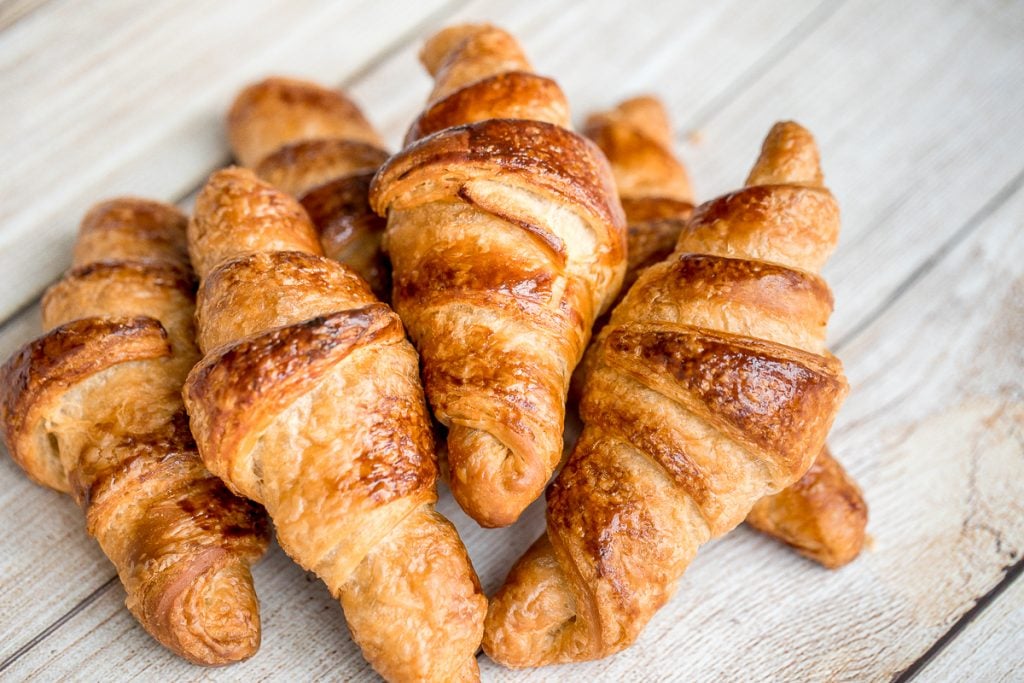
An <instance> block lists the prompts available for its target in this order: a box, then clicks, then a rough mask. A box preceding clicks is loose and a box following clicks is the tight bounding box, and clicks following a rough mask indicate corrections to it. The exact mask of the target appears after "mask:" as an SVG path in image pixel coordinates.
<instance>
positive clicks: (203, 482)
mask: <svg viewBox="0 0 1024 683" xmlns="http://www.w3.org/2000/svg"><path fill="white" fill-rule="evenodd" d="M194 291H195V288H194V280H193V277H192V273H191V269H190V268H189V266H188V255H187V253H186V250H185V217H184V216H183V215H182V214H181V213H180V212H178V210H177V209H175V208H174V207H173V206H167V205H164V204H159V203H156V202H149V201H143V200H137V199H117V200H113V201H109V202H105V203H103V204H99V205H98V206H96V207H95V208H93V210H92V211H90V212H89V214H88V215H86V217H85V219H84V221H83V222H82V226H81V233H80V235H79V239H78V243H77V245H76V247H75V257H74V264H73V267H72V269H71V271H70V272H68V273H67V274H66V275H65V276H64V278H63V279H62V280H60V281H59V282H57V283H56V284H55V285H54V286H53V287H51V288H50V289H49V291H47V293H46V295H45V296H44V297H43V306H42V309H43V323H44V325H45V327H46V328H47V329H48V330H49V332H48V333H47V334H45V335H44V336H42V337H40V338H39V339H37V340H36V341H34V342H31V343H29V344H28V345H26V346H25V347H24V348H23V349H22V350H21V351H20V352H18V353H17V354H15V355H14V357H12V358H11V359H10V360H9V361H8V362H7V364H6V365H4V366H3V368H2V370H0V418H2V420H0V422H2V431H3V437H4V441H5V443H6V444H7V448H8V450H9V451H10V453H11V456H12V457H13V458H14V460H15V461H16V462H17V463H18V464H19V465H20V466H21V467H22V468H23V469H24V470H25V471H26V472H27V473H28V475H29V476H30V477H31V478H32V479H34V480H35V481H37V482H39V483H41V484H44V485H46V486H49V487H51V488H54V489H57V490H58V491H64V492H67V493H70V494H71V495H72V496H74V498H75V500H76V501H78V503H79V505H81V507H82V509H83V510H84V511H85V516H86V524H87V529H88V531H89V534H90V535H92V536H93V537H95V538H96V540H97V541H99V544H100V547H101V548H102V549H103V552H104V553H105V554H106V555H107V557H109V558H110V560H111V561H112V562H113V563H114V565H115V566H116V567H117V572H118V575H119V576H120V578H121V582H122V583H123V584H124V587H125V591H126V592H127V594H128V597H127V604H128V608H129V609H130V610H131V612H132V614H134V615H135V617H136V618H137V619H138V620H139V622H140V623H141V624H142V625H143V627H144V628H145V629H146V630H147V631H148V632H149V633H150V634H151V635H152V636H153V637H154V638H156V639H157V640H158V641H160V643H162V644H163V645H165V646H166V647H168V648H169V649H171V650H173V651H174V652H176V653H177V654H179V655H181V656H182V657H185V658H187V659H189V660H191V661H193V662H196V663H198V664H227V663H230V662H234V661H238V660H240V659H244V658H246V657H249V656H250V655H252V654H253V653H255V652H256V650H257V649H258V647H259V642H260V623H259V607H258V603H257V600H256V595H255V593H254V592H253V586H252V576H251V574H250V573H249V566H250V564H252V563H253V562H255V561H256V560H257V559H259V558H260V556H262V554H263V552H264V551H265V550H266V547H267V541H268V531H267V523H266V518H265V516H264V514H263V511H262V510H260V509H258V508H257V507H256V506H254V505H253V504H251V503H249V502H248V501H246V500H243V499H241V498H236V497H235V496H233V495H231V494H230V493H229V492H228V491H227V490H226V489H225V488H224V485H223V484H222V483H221V482H220V481H219V480H217V479H216V478H215V477H213V476H212V475H211V474H210V473H209V472H207V471H206V469H205V468H204V467H203V465H202V462H201V461H200V460H199V456H198V454H197V452H196V450H195V444H194V443H193V442H192V438H191V435H190V434H189V431H188V424H187V418H186V417H185V413H184V407H183V406H182V402H181V386H182V383H183V382H184V379H185V376H186V374H187V373H188V371H189V369H190V368H191V367H192V364H193V362H194V361H195V360H196V358H197V356H198V354H197V352H196V349H195V345H194V341H193V324H192V312H193V293H194Z"/></svg>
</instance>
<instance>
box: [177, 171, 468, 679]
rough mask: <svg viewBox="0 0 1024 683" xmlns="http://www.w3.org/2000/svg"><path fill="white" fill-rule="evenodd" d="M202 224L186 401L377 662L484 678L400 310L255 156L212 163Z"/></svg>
mask: <svg viewBox="0 0 1024 683" xmlns="http://www.w3.org/2000/svg"><path fill="white" fill-rule="evenodd" d="M188 234H189V250H190V253H191V255H192V259H193V263H194V264H195V266H196V270H197V272H198V273H199V275H200V277H201V278H202V284H201V288H200V291H199V297H198V308H197V314H196V318H197V322H198V333H199V334H198V338H199V344H200V347H201V349H202V350H203V351H204V352H205V353H206V356H205V357H204V358H203V360H202V361H200V363H199V364H198V365H197V366H196V367H195V369H194V370H193V371H192V373H191V374H190V375H189V378H188V382H187V383H186V386H185V402H186V405H187V406H188V410H189V414H190V415H191V418H192V431H193V433H194V434H195V437H196V441H197V443H198V445H199V450H200V452H201V453H202V455H203V458H204V460H205V462H206V463H207V466H208V467H209V468H210V469H211V471H213V472H215V473H216V474H218V475H219V476H220V477H221V478H223V479H224V480H225V481H226V482H227V483H228V485H229V486H230V487H231V488H232V489H234V490H235V491H237V492H238V493H240V494H242V495H245V496H247V497H249V498H251V499H253V500H256V501H258V502H260V503H262V504H263V505H264V506H265V507H266V508H267V511H268V512H269V513H270V516H271V518H272V519H273V520H274V524H275V527H276V529H277V535H278V539H279V541H280V543H281V546H282V548H284V550H285V551H286V552H287V553H288V554H289V555H290V556H291V557H292V558H293V559H295V560H296V561H297V562H298V563H299V564H300V565H302V566H303V567H304V568H306V569H308V570H312V571H314V572H316V574H317V575H318V576H319V577H320V578H321V579H323V581H324V583H326V584H327V586H328V588H330V590H331V593H332V594H333V595H334V596H336V597H337V598H338V599H339V600H340V601H341V605H342V607H343V608H344V610H345V616H346V619H347V620H348V623H349V626H350V628H351V631H352V636H353V638H354V639H355V641H356V642H357V643H358V644H359V646H360V647H361V648H362V650H363V654H364V656H365V657H366V659H367V660H368V661H369V662H370V663H371V664H372V665H373V667H374V668H375V669H376V670H377V671H378V672H380V673H381V675H383V676H384V677H385V678H387V679H390V680H438V681H448V680H475V679H476V678H478V667H477V662H476V658H475V653H476V650H477V647H478V645H479V642H480V638H481V632H482V621H483V616H484V611H485V609H486V600H485V599H484V597H483V595H482V594H481V591H480V586H479V583H478V581H477V577H476V574H475V573H474V571H473V567H472V565H471V564H470V562H469V558H468V557H467V555H466V551H465V548H464V547H463V545H462V541H461V540H460V539H459V537H458V534H457V533H456V531H455V528H454V527H453V526H452V525H451V524H450V523H449V522H448V520H446V519H444V518H443V517H442V516H440V515H439V514H438V513H437V512H435V511H434V503H435V501H436V498H437V494H436V490H435V479H436V461H435V454H434V450H433V446H434V444H433V438H432V434H431V425H430V422H429V418H428V416H427V409H426V405H425V402H424V398H423V392H422V389H421V387H420V382H419V367H418V363H417V357H416V352H415V351H414V350H413V348H412V345H411V344H409V342H408V341H407V340H406V338H405V332H404V330H403V328H402V323H401V321H400V320H399V319H398V316H397V315H396V314H395V313H394V312H393V311H392V310H391V309H390V308H389V307H388V306H387V305H386V304H383V303H381V302H379V301H377V300H376V299H375V298H374V297H373V295H372V293H371V292H370V290H369V288H368V287H367V285H366V283H365V282H364V281H363V280H362V279H361V278H359V277H358V276H357V275H356V274H355V272H354V271H352V270H351V269H349V268H348V267H346V266H344V265H342V264H340V263H337V262H336V261H333V260H330V259H328V258H325V257H323V256H321V255H320V253H321V252H320V246H319V243H318V241H317V236H316V232H315V229H314V228H313V225H312V224H311V223H310V221H309V218H308V217H307V215H306V213H305V212H304V211H303V209H302V207H301V206H299V204H298V203H296V202H295V201H294V200H293V199H292V198H291V197H289V196H287V195H285V194H283V193H282V192H280V191H278V190H276V189H274V188H273V187H271V186H270V185H269V184H267V183H264V182H262V181H260V180H259V179H258V178H256V176H255V175H253V174H252V173H251V172H249V171H247V170H244V169H226V170H223V171H220V172H217V173H215V174H214V175H213V176H211V177H210V179H209V181H208V182H207V184H206V186H205V187H204V188H203V190H202V192H201V193H200V195H199V198H198V200H197V203H196V211H195V214H194V216H193V219H192V221H191V222H190V224H189V232H188Z"/></svg>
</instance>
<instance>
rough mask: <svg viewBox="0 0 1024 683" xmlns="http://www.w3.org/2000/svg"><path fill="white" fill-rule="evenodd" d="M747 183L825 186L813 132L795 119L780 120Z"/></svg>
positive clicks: (766, 140) (774, 127)
mask: <svg viewBox="0 0 1024 683" xmlns="http://www.w3.org/2000/svg"><path fill="white" fill-rule="evenodd" d="M746 184H747V186H748V187H749V186H753V185H772V184H792V185H805V186H807V187H822V186H823V185H824V176H823V174H822V172H821V161H820V158H819V155H818V145H817V143H816V142H815V140H814V136H813V135H812V134H811V132H810V131H809V130H808V129H807V128H805V127H804V126H802V125H800V124H799V123H797V122H795V121H779V122H778V123H776V124H775V125H774V126H772V128H771V130H770V131H769V132H768V135H767V136H766V137H765V140H764V144H763V145H762V147H761V154H760V156H759V157H758V159H757V162H756V163H755V164H754V168H753V169H752V170H751V171H750V175H749V176H748V177H747V183H746Z"/></svg>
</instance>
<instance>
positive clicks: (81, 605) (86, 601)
mask: <svg viewBox="0 0 1024 683" xmlns="http://www.w3.org/2000/svg"><path fill="white" fill-rule="evenodd" d="M116 580H117V574H115V575H114V576H111V577H110V578H109V579H107V580H106V581H104V582H103V584H102V585H101V586H100V587H99V588H97V589H96V590H94V591H93V592H92V593H89V594H88V595H87V596H85V597H84V598H82V599H81V600H79V601H78V604H76V605H75V606H74V607H72V608H71V609H69V610H68V611H67V612H65V613H64V614H63V615H61V617H60V618H59V619H57V620H56V621H54V622H53V623H52V624H50V625H49V626H47V627H46V628H45V629H43V630H42V631H40V632H39V633H38V634H36V635H35V636H34V637H33V638H32V639H31V640H29V641H28V642H27V643H25V644H24V645H22V646H21V647H19V648H18V649H17V650H15V651H14V652H12V653H11V654H10V656H8V657H7V659H5V660H4V661H2V662H0V673H3V671H4V669H7V668H8V667H10V666H11V665H12V664H14V663H15V662H16V661H18V660H19V659H21V657H22V656H23V655H25V654H26V653H27V652H29V651H30V650H31V649H32V648H34V647H35V646H36V645H38V644H39V643H41V642H43V641H44V640H46V639H47V638H49V637H50V636H51V635H52V634H53V633H54V632H56V631H57V629H59V628H60V627H61V626H63V625H64V624H66V623H68V622H69V621H71V620H72V619H73V618H74V617H75V615H77V614H78V613H79V612H81V611H82V610H84V609H85V608H86V607H88V606H89V605H91V604H92V603H94V602H96V600H97V599H99V598H100V596H102V595H103V594H104V593H106V592H107V591H108V590H110V588H111V587H112V586H113V585H114V582H115V581H116Z"/></svg>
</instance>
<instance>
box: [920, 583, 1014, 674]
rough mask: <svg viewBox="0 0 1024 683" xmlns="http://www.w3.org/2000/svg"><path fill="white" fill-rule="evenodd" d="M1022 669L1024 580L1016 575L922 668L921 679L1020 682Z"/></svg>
mask: <svg viewBox="0 0 1024 683" xmlns="http://www.w3.org/2000/svg"><path fill="white" fill-rule="evenodd" d="M1022 672H1024V581H1021V580H1020V578H1018V579H1017V580H1016V581H1014V582H1013V583H1012V584H1010V587H1009V588H1007V589H1006V592H1005V593H1003V594H1002V595H1000V596H999V598H998V599H997V600H996V601H995V603H994V604H992V605H990V606H989V607H988V608H987V609H986V610H985V611H984V612H982V613H981V615H980V616H979V617H978V618H977V619H975V620H974V621H972V622H971V623H970V624H969V625H968V626H967V627H966V628H965V629H964V630H963V631H961V632H960V633H959V635H957V637H956V639H955V640H954V641H953V642H952V643H950V644H949V645H948V646H947V647H946V648H945V649H944V650H942V652H940V653H939V654H938V656H936V658H935V659H933V660H932V661H931V662H929V663H928V664H927V666H925V668H924V669H922V670H921V674H920V675H921V680H924V681H968V680H974V681H988V682H989V683H1003V682H1005V683H1010V681H1019V680H1020V679H1021V675H1022Z"/></svg>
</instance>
